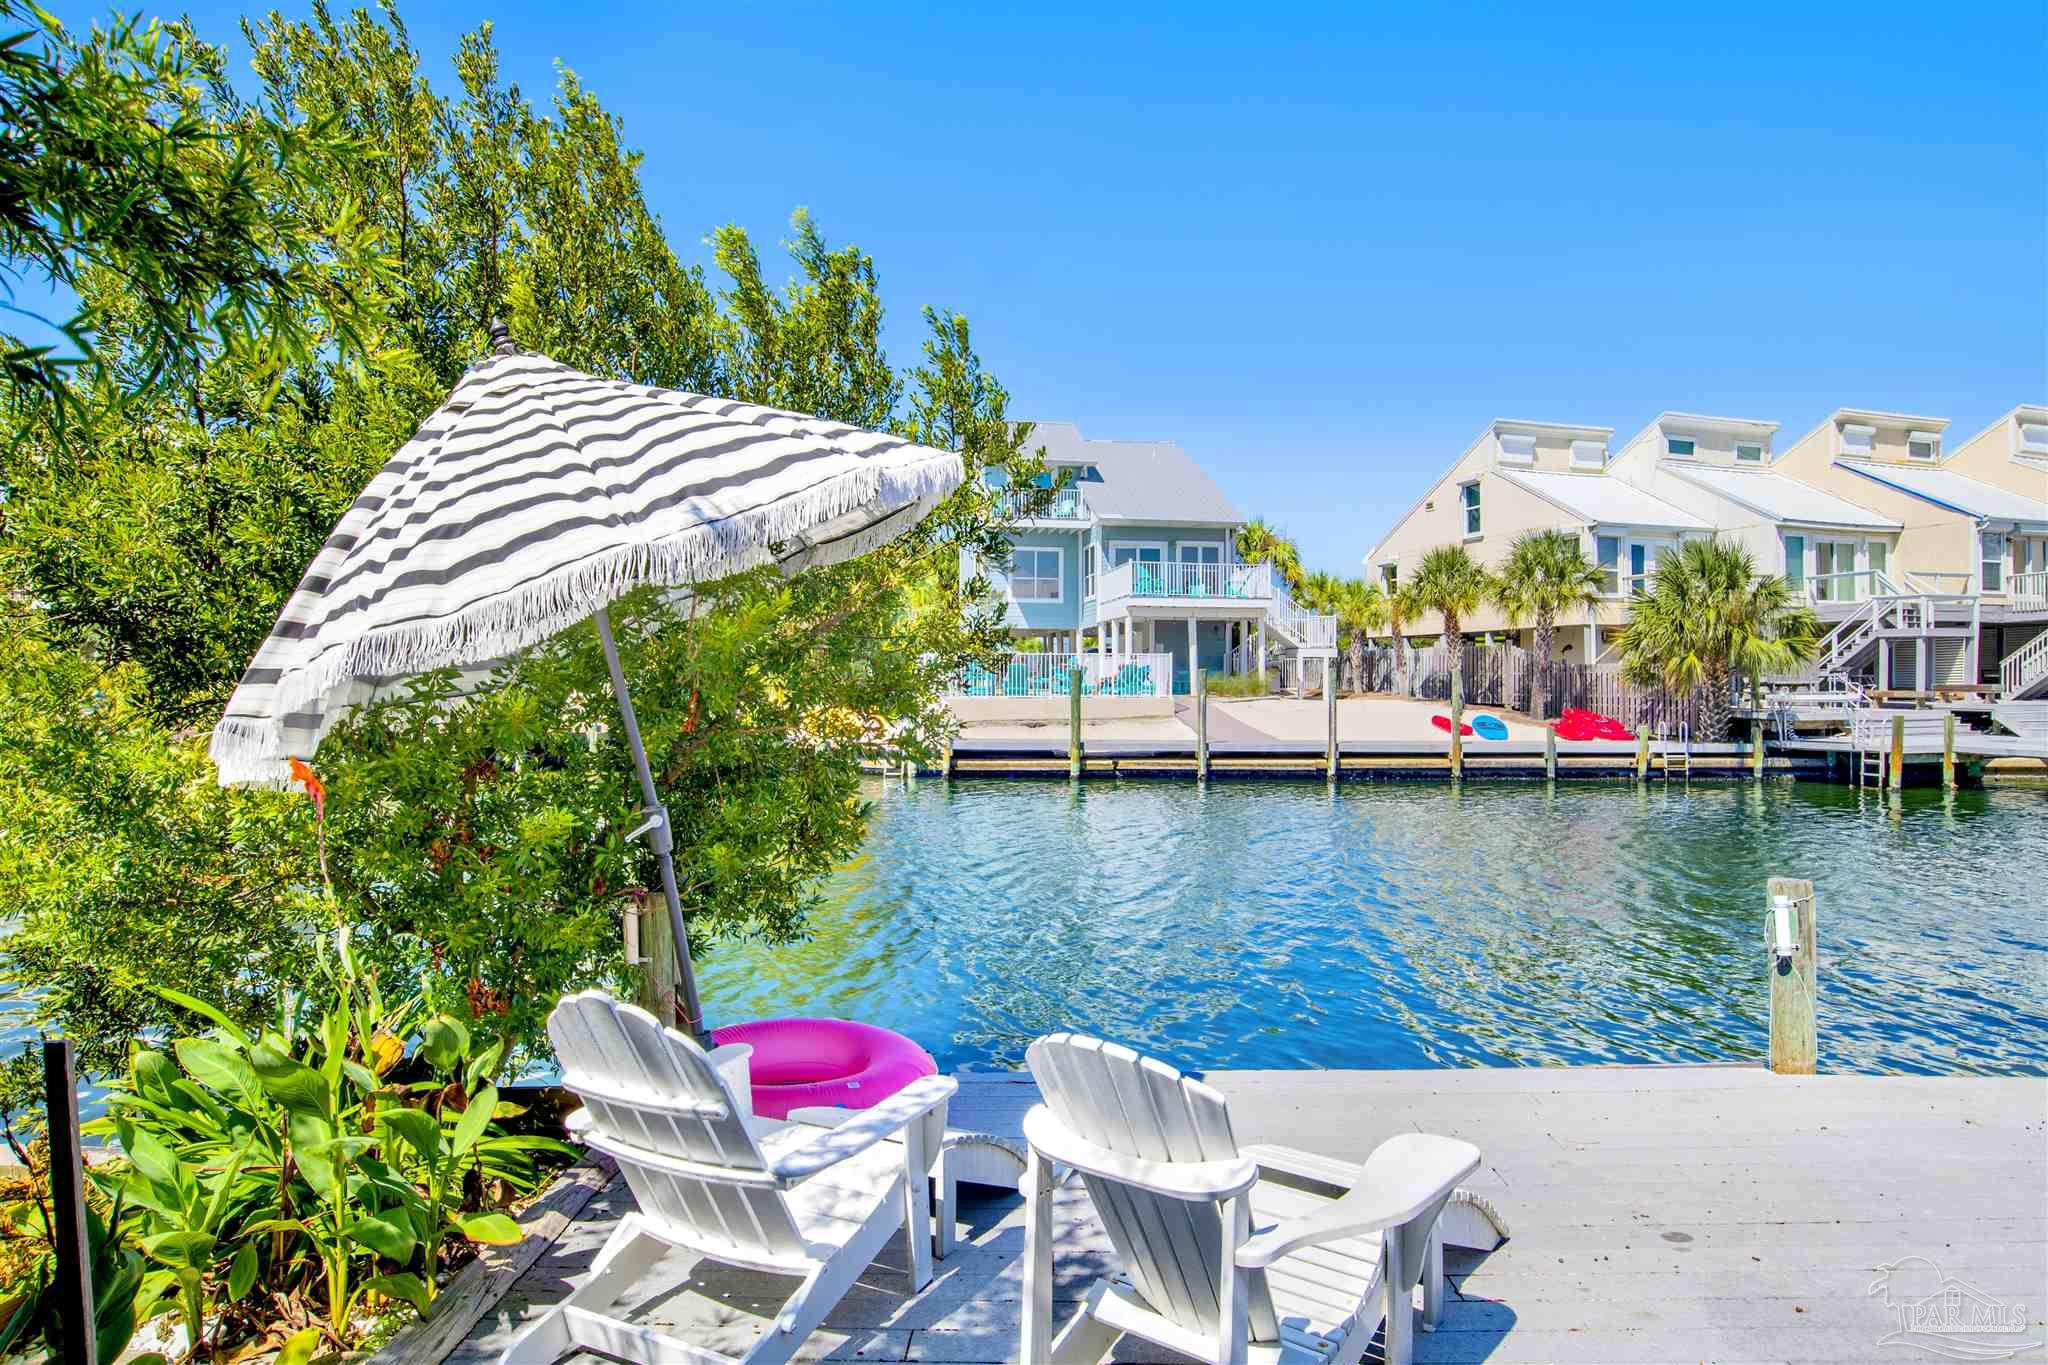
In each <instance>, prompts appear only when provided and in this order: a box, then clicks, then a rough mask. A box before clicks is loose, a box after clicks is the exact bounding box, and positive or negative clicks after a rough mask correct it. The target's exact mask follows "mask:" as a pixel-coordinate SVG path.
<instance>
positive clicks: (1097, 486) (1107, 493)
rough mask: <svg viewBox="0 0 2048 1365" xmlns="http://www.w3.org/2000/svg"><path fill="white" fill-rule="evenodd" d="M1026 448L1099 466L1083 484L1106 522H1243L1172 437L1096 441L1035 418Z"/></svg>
mask: <svg viewBox="0 0 2048 1365" xmlns="http://www.w3.org/2000/svg"><path fill="white" fill-rule="evenodd" d="M1024 446H1025V448H1026V449H1027V450H1036V449H1038V448H1039V447H1041V446H1043V447H1044V448H1045V458H1046V460H1047V461H1048V462H1050V463H1052V464H1067V465H1094V466H1095V468H1096V469H1097V470H1098V471H1099V472H1100V473H1101V475H1102V481H1101V482H1100V483H1097V482H1093V481H1089V482H1086V483H1083V484H1081V485H1080V487H1081V496H1082V497H1083V498H1085V499H1087V501H1088V510H1089V511H1090V512H1091V513H1093V514H1094V515H1095V516H1096V517H1097V518H1098V519H1100V520H1103V521H1157V522H1191V523H1199V524H1204V525H1211V524H1213V525H1221V526H1235V525H1238V524H1240V523H1241V522H1243V521H1244V514H1243V513H1241V512H1239V511H1238V510H1237V507H1236V505H1235V504H1233V503H1232V502H1231V501H1230V499H1229V497H1228V496H1226V495H1225V493H1224V492H1223V490H1222V488H1220V487H1219V486H1218V485H1217V483H1216V481H1215V480H1214V479H1212V478H1210V477H1209V475H1208V474H1207V473H1206V472H1205V471H1204V470H1203V469H1202V467H1201V466H1200V465H1198V464H1196V463H1195V462H1194V461H1193V460H1191V459H1189V458H1188V454H1187V452H1186V451H1184V450H1182V449H1181V448H1180V447H1179V446H1177V445H1175V444H1174V443H1173V442H1171V441H1094V440H1089V439H1087V438H1085V437H1083V436H1082V435H1081V429H1080V428H1079V427H1078V426H1076V425H1074V424H1073V423H1072V422H1034V423H1032V426H1031V434H1030V436H1028V437H1026V438H1025V441H1024Z"/></svg>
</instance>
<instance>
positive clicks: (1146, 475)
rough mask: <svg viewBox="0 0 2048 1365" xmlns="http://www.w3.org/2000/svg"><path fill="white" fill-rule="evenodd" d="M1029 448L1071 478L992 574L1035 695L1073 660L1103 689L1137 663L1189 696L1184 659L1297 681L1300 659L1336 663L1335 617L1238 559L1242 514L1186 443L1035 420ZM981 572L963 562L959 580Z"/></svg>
mask: <svg viewBox="0 0 2048 1365" xmlns="http://www.w3.org/2000/svg"><path fill="white" fill-rule="evenodd" d="M1027 444H1028V445H1030V446H1032V447H1034V448H1042V449H1043V450H1044V452H1045V458H1046V462H1047V464H1048V465H1049V466H1051V468H1052V471H1053V475H1052V477H1053V478H1054V479H1055V480H1056V481H1057V480H1061V479H1062V476H1070V479H1071V481H1070V483H1069V484H1068V486H1066V487H1064V488H1062V489H1061V490H1060V492H1059V494H1058V496H1057V498H1056V500H1055V502H1054V504H1053V506H1052V507H1051V508H1050V509H1048V510H1047V511H1046V512H1045V514H1043V515H1041V516H1038V517H1034V518H1031V519H1030V520H1028V521H1025V522H1022V523H1020V525H1019V526H1018V528H1017V530H1016V531H1015V532H1014V533H1013V534H1012V536H1011V540H1012V543H1013V544H1014V545H1015V546H1016V552H1015V557H1014V559H1013V561H1012V563H1011V566H1010V568H1009V570H1008V571H1007V572H1003V571H1000V570H996V569H993V568H991V570H990V573H991V577H993V578H994V580H995V582H996V587H997V591H999V592H1000V593H1001V594H1002V596H1003V598H1004V601H1005V602H1006V604H1007V607H1008V613H1009V616H1008V619H1009V625H1010V629H1011V632H1012V634H1013V635H1014V636H1015V637H1016V638H1017V640H1018V641H1019V642H1024V641H1032V642H1034V646H1033V648H1032V649H1031V650H1030V651H1029V652H1028V653H1020V654H1019V655H1018V656H1016V657H1017V659H1018V660H1019V661H1020V662H1019V663H1017V664H1014V665H1013V672H1015V671H1016V670H1018V669H1022V668H1025V667H1026V666H1027V665H1029V666H1030V667H1029V672H1030V675H1031V677H1032V679H1033V685H1034V686H1037V685H1040V684H1039V683H1038V680H1037V675H1038V674H1039V673H1040V672H1049V673H1052V674H1063V671H1064V669H1065V668H1066V667H1067V666H1069V665H1070V664H1072V663H1076V662H1078V663H1082V664H1083V665H1084V666H1086V667H1087V668H1088V670H1089V673H1090V677H1091V678H1095V679H1099V680H1103V685H1104V686H1105V687H1107V686H1108V680H1113V679H1115V678H1116V677H1118V676H1119V675H1123V676H1130V674H1129V673H1128V672H1126V670H1125V669H1124V668H1123V664H1124V663H1125V662H1127V661H1132V660H1138V661H1142V664H1143V666H1144V667H1145V668H1146V669H1147V670H1156V672H1157V675H1158V678H1157V680H1158V683H1159V685H1160V686H1161V687H1162V688H1163V687H1164V686H1165V685H1166V681H1167V678H1168V676H1170V677H1171V686H1172V689H1173V691H1174V692H1175V693H1176V694H1182V693H1186V692H1187V691H1188V690H1189V687H1190V679H1191V675H1190V672H1189V661H1190V660H1193V661H1195V663H1196V664H1198V665H1199V666H1200V667H1201V668H1202V669H1204V670H1205V671H1207V672H1209V673H1239V672H1248V671H1260V672H1264V671H1266V670H1267V669H1268V668H1270V667H1276V666H1277V667H1281V668H1283V670H1284V676H1291V677H1295V678H1297V679H1298V678H1299V677H1300V674H1301V670H1300V668H1299V661H1300V660H1301V659H1304V658H1325V659H1326V658H1330V657H1333V656H1334V653H1335V638H1336V623H1335V621H1334V619H1333V618H1331V617H1327V616H1315V615H1311V614H1309V613H1307V612H1304V611H1302V610H1301V609H1300V608H1299V607H1297V606H1296V605H1295V604H1294V602H1293V601H1292V599H1290V598H1289V597H1288V595H1287V589H1286V586H1285V584H1284V583H1282V582H1281V581H1280V580H1279V578H1278V576H1277V575H1275V574H1274V573H1273V572H1272V571H1271V569H1270V566H1268V565H1264V564H1256V565H1248V564H1241V563H1239V562H1238V559H1237V549H1236V546H1237V530H1238V528H1239V527H1240V526H1241V525H1243V524H1244V520H1245V519H1244V516H1243V514H1242V513H1241V512H1239V511H1238V509H1237V508H1236V507H1235V506H1233V505H1232V504H1231V501H1230V499H1229V498H1228V497H1226V496H1225V495H1224V493H1223V490H1222V489H1221V488H1219V487H1217V485H1216V481H1215V480H1214V479H1211V478H1210V477H1209V476H1208V475H1207V474H1206V473H1204V472H1203V471H1202V469H1201V468H1200V467H1199V466H1197V465H1196V464H1195V462H1194V461H1192V460H1190V459H1189V458H1188V457H1187V453H1186V452H1185V451H1183V450H1182V449H1181V448H1180V447H1179V446H1177V445H1174V444H1172V443H1171V442H1167V441H1094V440H1088V439H1085V438H1084V437H1083V436H1082V435H1081V432H1080V429H1079V428H1078V427H1076V426H1075V425H1074V424H1073V423H1071V422H1039V423H1036V424H1035V425H1034V426H1033V428H1032V432H1031V436H1030V439H1029V441H1028V443H1027ZM991 478H992V479H998V480H999V479H1000V475H999V474H991ZM974 567H975V566H974V564H973V563H972V562H971V561H969V560H968V559H967V557H966V556H964V555H963V556H962V563H961V566H960V571H961V576H962V579H963V581H964V580H965V579H966V578H967V577H968V576H969V575H971V574H972V573H973V571H974ZM1047 655H1051V656H1058V657H1057V658H1053V659H1045V658H1044V656H1047ZM1041 659H1043V660H1044V664H1045V665H1046V667H1044V668H1041V667H1039V666H1038V665H1039V663H1040V660H1041ZM1017 676H1022V674H1021V673H1017ZM996 685H997V687H998V689H999V690H1000V689H1001V688H1002V686H1003V685H1004V684H1003V683H1002V682H1001V681H998V683H997V684H996Z"/></svg>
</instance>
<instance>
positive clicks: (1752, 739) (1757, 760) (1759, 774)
mask: <svg viewBox="0 0 2048 1365" xmlns="http://www.w3.org/2000/svg"><path fill="white" fill-rule="evenodd" d="M1749 771H1750V775H1751V776H1753V777H1754V778H1756V780H1757V781H1759V782H1761V781H1763V780H1764V722H1763V718H1762V717H1760V716H1759V717H1757V718H1755V719H1753V720H1751V721H1750V722H1749Z"/></svg>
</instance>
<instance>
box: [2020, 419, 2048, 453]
mask: <svg viewBox="0 0 2048 1365" xmlns="http://www.w3.org/2000/svg"><path fill="white" fill-rule="evenodd" d="M2020 450H2021V452H2022V453H2024V454H2028V455H2048V426H2040V425H2037V424H2035V423H2033V422H2022V423H2021V424H2020Z"/></svg>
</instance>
